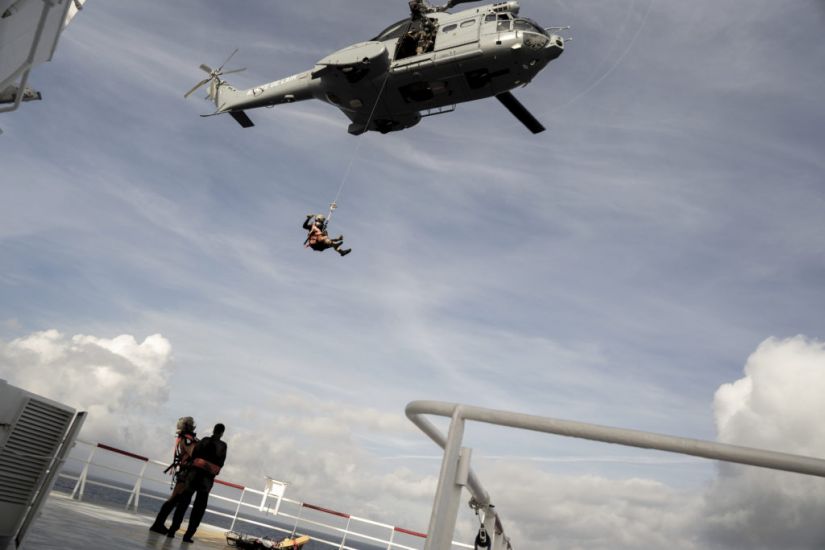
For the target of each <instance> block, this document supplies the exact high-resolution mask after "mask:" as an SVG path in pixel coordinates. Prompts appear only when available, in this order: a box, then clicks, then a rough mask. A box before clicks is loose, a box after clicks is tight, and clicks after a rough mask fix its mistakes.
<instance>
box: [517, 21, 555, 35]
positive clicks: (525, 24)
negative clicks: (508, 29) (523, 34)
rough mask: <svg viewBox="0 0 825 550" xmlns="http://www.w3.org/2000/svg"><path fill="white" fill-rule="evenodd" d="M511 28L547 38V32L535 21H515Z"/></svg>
mask: <svg viewBox="0 0 825 550" xmlns="http://www.w3.org/2000/svg"><path fill="white" fill-rule="evenodd" d="M513 28H515V29H516V30H518V31H528V32H535V33H538V34H541V35H544V36H548V34H547V31H545V30H544V29H543V28H542V27H540V26H539V25H538V24H537V23H536V22H535V21H531V20H530V19H516V21H515V22H514V23H513Z"/></svg>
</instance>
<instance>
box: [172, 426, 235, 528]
mask: <svg viewBox="0 0 825 550" xmlns="http://www.w3.org/2000/svg"><path fill="white" fill-rule="evenodd" d="M224 430H225V427H224V425H223V424H215V428H214V429H213V430H212V435H211V436H210V437H204V438H203V439H201V440H200V441H198V444H197V445H196V446H195V450H194V452H193V453H192V468H190V469H189V472H188V473H187V474H186V487H185V488H184V490H183V492H182V493H181V495H180V497H179V498H178V502H177V507H176V508H175V515H174V516H172V525H171V526H170V527H169V532H168V533H166V536H167V537H169V538H174V537H175V532H176V531H177V530H178V529H180V525H181V523H183V516H184V514H186V509H187V508H188V507H189V502H190V501H191V500H192V495H195V504H194V505H192V513H191V514H190V515H189V526H188V527H187V529H186V532H185V533H184V535H183V542H193V541H192V536H193V535H194V534H195V531H197V530H198V526H199V525H200V523H201V520H202V519H203V514H204V512H205V511H206V503H207V501H208V500H209V492H210V491H211V490H212V485H213V484H214V482H215V476H217V475H218V474H219V473H220V471H221V468H223V465H224V463H225V462H226V443H224V442H223V441H221V437H223V432H224Z"/></svg>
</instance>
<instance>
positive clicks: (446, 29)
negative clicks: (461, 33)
mask: <svg viewBox="0 0 825 550" xmlns="http://www.w3.org/2000/svg"><path fill="white" fill-rule="evenodd" d="M457 28H458V25H457V24H456V23H453V24H452V25H447V26H446V27H443V28H442V29H441V32H453V31H454V30H456V29H457Z"/></svg>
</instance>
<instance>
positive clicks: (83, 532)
mask: <svg viewBox="0 0 825 550" xmlns="http://www.w3.org/2000/svg"><path fill="white" fill-rule="evenodd" d="M153 519H154V518H152V517H149V516H147V515H145V514H139V513H134V512H126V511H124V510H123V509H118V508H114V507H111V506H105V505H100V504H92V503H89V502H79V501H77V500H72V499H71V498H70V497H69V496H67V495H66V494H65V493H60V492H56V491H55V492H52V493H51V495H50V496H49V498H48V500H47V501H46V504H45V505H44V506H43V509H42V510H41V514H40V516H39V517H38V518H37V519H36V520H35V521H34V522H33V523H32V526H31V528H30V530H29V533H28V535H27V537H26V539H25V540H24V541H23V545H22V546H21V549H22V550H97V549H106V548H117V549H118V550H144V549H155V550H157V549H161V548H162V549H170V550H171V549H177V548H179V547H181V548H186V549H188V550H217V549H221V550H223V549H225V548H228V547H227V545H226V540H225V538H224V530H223V529H218V528H216V527H212V526H209V525H204V524H201V526H200V528H199V529H198V531H197V533H195V537H194V539H195V542H194V543H192V544H188V543H184V542H182V540H181V537H182V535H183V531H184V529H185V528H186V523H184V526H183V529H181V530H180V531H178V533H177V536H176V537H175V538H174V539H170V538H167V537H165V536H163V535H158V534H156V533H152V532H150V531H149V526H150V525H151V524H152V520H153Z"/></svg>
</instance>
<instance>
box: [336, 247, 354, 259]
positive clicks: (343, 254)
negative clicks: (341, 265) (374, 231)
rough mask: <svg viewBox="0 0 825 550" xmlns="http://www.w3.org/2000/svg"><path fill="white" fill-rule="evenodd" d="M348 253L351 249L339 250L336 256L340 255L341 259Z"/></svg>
mask: <svg viewBox="0 0 825 550" xmlns="http://www.w3.org/2000/svg"><path fill="white" fill-rule="evenodd" d="M350 252H352V249H351V248H345V249H344V250H339V251H338V254H340V255H341V256H342V257H343V256H346V255H347V254H349V253H350Z"/></svg>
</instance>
